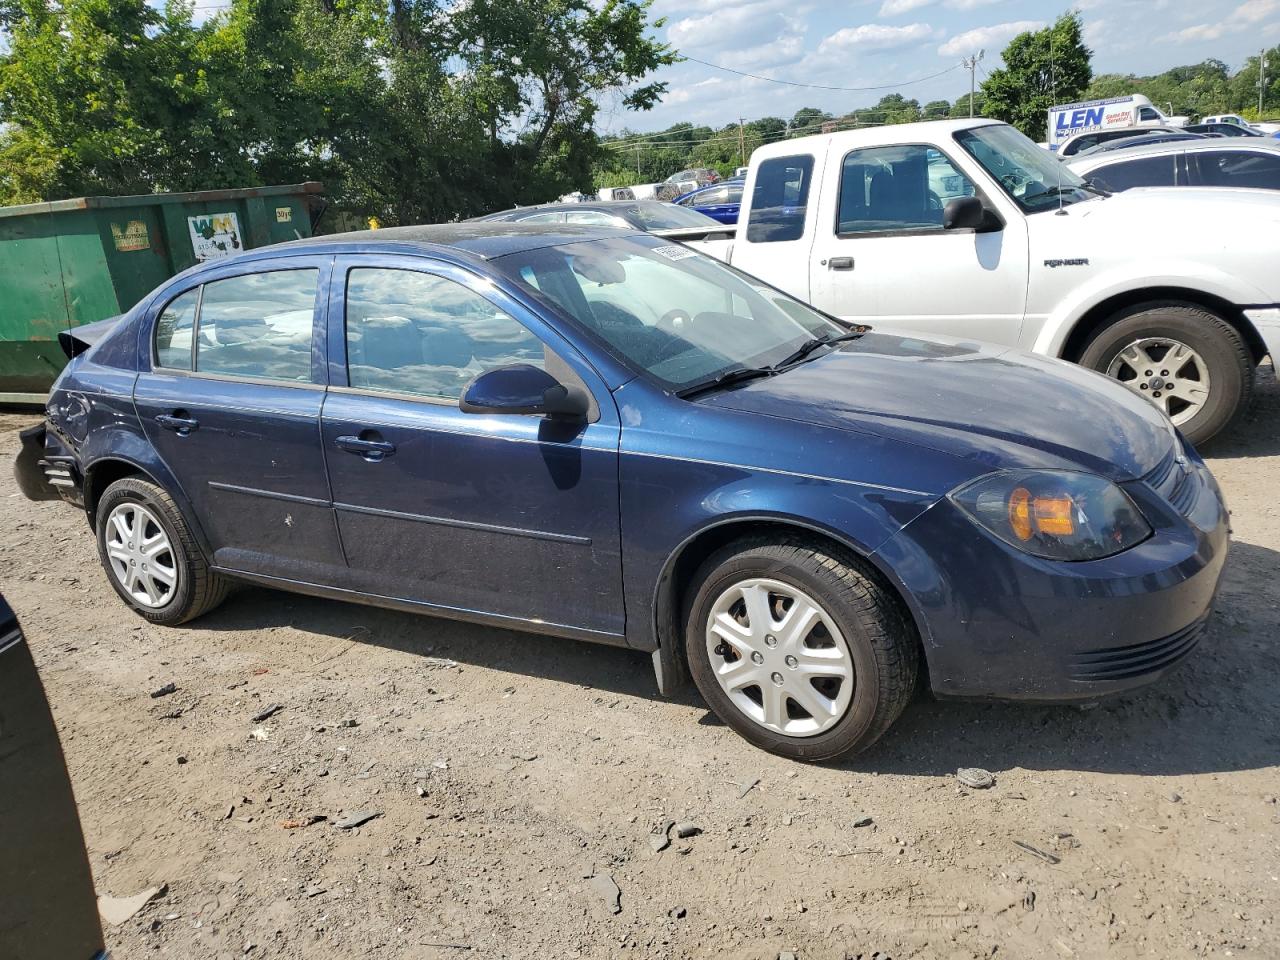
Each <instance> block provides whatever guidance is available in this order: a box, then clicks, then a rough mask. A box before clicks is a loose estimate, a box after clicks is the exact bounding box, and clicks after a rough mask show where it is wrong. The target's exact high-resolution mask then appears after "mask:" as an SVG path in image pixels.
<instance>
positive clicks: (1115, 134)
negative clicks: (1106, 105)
mask: <svg viewBox="0 0 1280 960" xmlns="http://www.w3.org/2000/svg"><path fill="white" fill-rule="evenodd" d="M1179 132H1180V131H1179V129H1178V128H1177V127H1153V126H1142V127H1112V128H1110V129H1106V130H1092V131H1090V132H1088V133H1081V134H1077V135H1076V136H1073V137H1072V138H1071V139H1070V140H1067V141H1066V142H1065V143H1063V144H1062V146H1061V147H1059V148H1058V156H1060V157H1074V156H1075V155H1076V154H1078V153H1080V152H1082V151H1084V150H1090V149H1092V148H1094V147H1096V146H1098V145H1099V144H1102V143H1111V142H1113V141H1116V140H1128V139H1131V138H1133V137H1146V136H1151V135H1152V134H1164V133H1171V134H1175V135H1176V134H1178V133H1179Z"/></svg>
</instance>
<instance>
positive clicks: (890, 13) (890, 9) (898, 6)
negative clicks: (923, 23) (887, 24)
mask: <svg viewBox="0 0 1280 960" xmlns="http://www.w3.org/2000/svg"><path fill="white" fill-rule="evenodd" d="M933 2H934V0H884V3H882V4H881V5H880V16H882V17H897V16H900V15H902V14H904V13H910V12H911V11H912V10H919V9H920V8H921V7H927V6H929V5H931V4H932V3H933Z"/></svg>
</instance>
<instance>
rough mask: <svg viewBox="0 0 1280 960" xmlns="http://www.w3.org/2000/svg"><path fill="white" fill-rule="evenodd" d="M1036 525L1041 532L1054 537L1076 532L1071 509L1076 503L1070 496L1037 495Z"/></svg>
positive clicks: (1067, 535)
mask: <svg viewBox="0 0 1280 960" xmlns="http://www.w3.org/2000/svg"><path fill="white" fill-rule="evenodd" d="M1033 503H1034V504H1035V514H1036V527H1037V528H1038V529H1039V530H1040V532H1041V533H1047V534H1049V535H1050V536H1054V537H1069V536H1071V535H1072V534H1074V533H1075V532H1076V525H1075V521H1073V520H1072V519H1071V511H1072V509H1073V508H1074V506H1075V504H1074V503H1072V501H1071V498H1070V497H1036V498H1035V500H1034V501H1033Z"/></svg>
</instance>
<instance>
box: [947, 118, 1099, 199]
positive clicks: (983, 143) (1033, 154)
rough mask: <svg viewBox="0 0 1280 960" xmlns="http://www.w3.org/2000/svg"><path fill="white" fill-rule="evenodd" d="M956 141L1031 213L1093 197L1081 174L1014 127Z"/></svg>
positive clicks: (982, 130)
mask: <svg viewBox="0 0 1280 960" xmlns="http://www.w3.org/2000/svg"><path fill="white" fill-rule="evenodd" d="M955 138H956V142H957V143H959V144H960V146H961V147H963V148H964V149H965V150H966V151H967V152H968V153H969V155H970V156H972V157H973V158H974V159H975V160H977V161H978V163H980V164H982V167H983V169H985V170H986V171H987V173H989V174H991V176H992V178H994V179H995V181H996V182H997V183H999V184H1000V187H1001V189H1003V190H1004V192H1005V193H1007V194H1008V195H1009V196H1010V197H1012V198H1013V200H1014V202H1015V203H1017V204H1018V206H1020V207H1021V208H1022V209H1023V210H1025V211H1026V212H1027V213H1040V212H1041V211H1044V210H1056V209H1057V208H1058V205H1059V203H1064V204H1066V203H1075V202H1077V201H1079V200H1087V199H1089V197H1090V196H1092V194H1091V193H1090V192H1089V191H1088V190H1087V189H1086V188H1085V185H1084V181H1083V180H1082V179H1081V178H1080V177H1079V176H1078V175H1077V174H1075V173H1073V172H1072V171H1071V170H1070V169H1069V168H1068V167H1067V166H1066V165H1065V164H1063V163H1062V161H1060V160H1058V159H1057V158H1056V157H1054V156H1053V155H1052V154H1051V153H1048V152H1047V151H1045V150H1044V149H1042V148H1040V147H1038V146H1036V145H1035V144H1034V143H1032V142H1031V140H1029V139H1028V138H1027V137H1026V136H1025V135H1023V134H1022V133H1019V132H1018V131H1017V130H1015V129H1014V128H1013V127H1010V126H1006V125H1004V124H999V125H994V126H989V127H974V128H972V129H970V130H961V131H959V132H957V133H956V135H955Z"/></svg>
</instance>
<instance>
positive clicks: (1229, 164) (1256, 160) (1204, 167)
mask: <svg viewBox="0 0 1280 960" xmlns="http://www.w3.org/2000/svg"><path fill="white" fill-rule="evenodd" d="M1196 159H1197V160H1198V161H1199V163H1200V179H1201V181H1202V182H1204V183H1205V184H1207V185H1208V186H1212V187H1258V188H1262V189H1264V190H1280V156H1271V155H1270V154H1266V153H1261V152H1257V151H1253V150H1222V151H1217V150H1215V151H1212V152H1205V153H1200V154H1197V155H1196Z"/></svg>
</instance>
